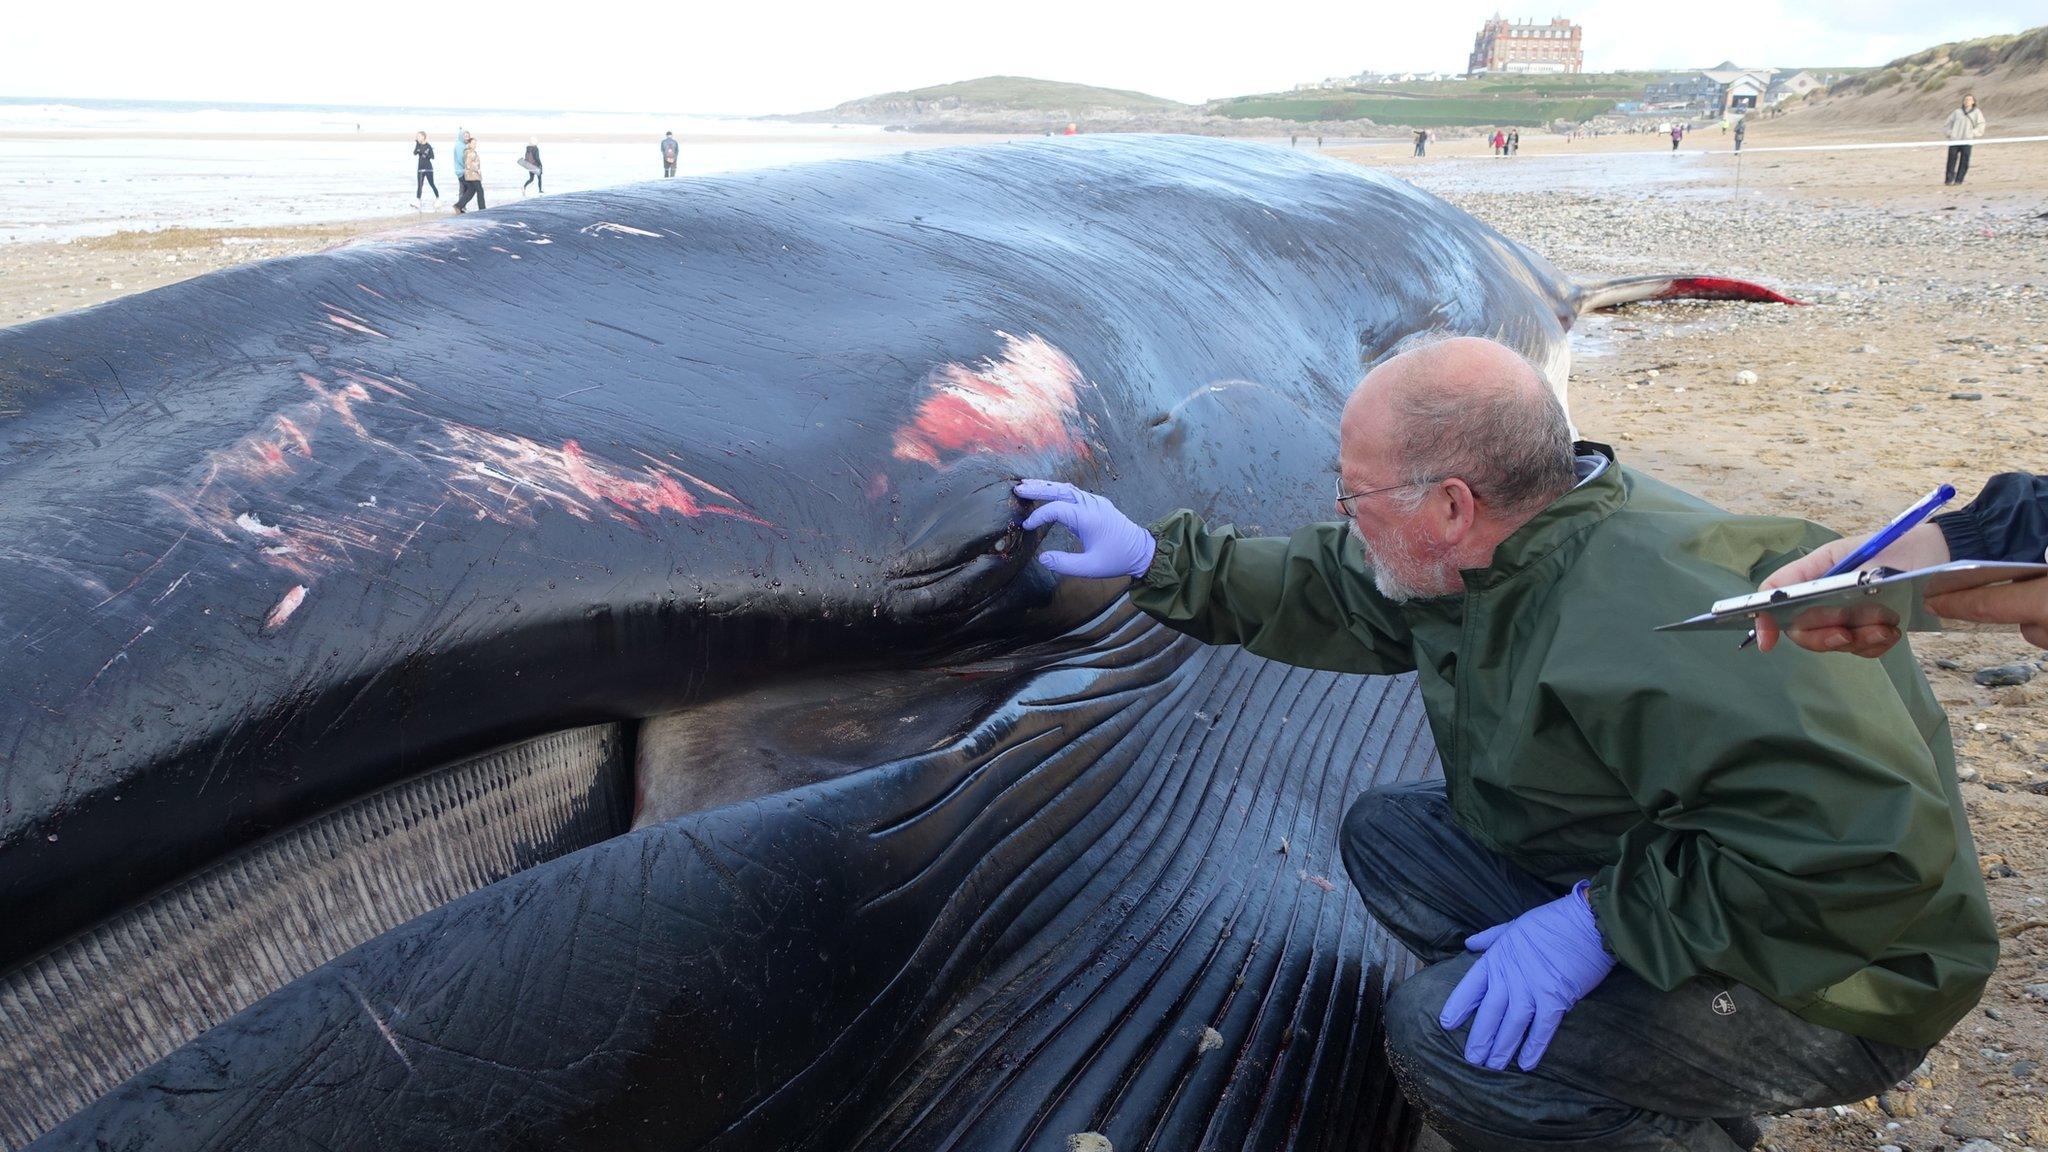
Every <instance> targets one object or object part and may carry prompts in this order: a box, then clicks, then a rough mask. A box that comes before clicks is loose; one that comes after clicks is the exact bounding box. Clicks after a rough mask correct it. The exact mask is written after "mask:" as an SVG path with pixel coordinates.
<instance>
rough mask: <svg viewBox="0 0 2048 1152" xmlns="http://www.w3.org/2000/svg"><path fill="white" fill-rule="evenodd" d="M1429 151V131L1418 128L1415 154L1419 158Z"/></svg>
mask: <svg viewBox="0 0 2048 1152" xmlns="http://www.w3.org/2000/svg"><path fill="white" fill-rule="evenodd" d="M1428 149H1429V130H1428V129H1427V128H1417V129H1416V130H1415V154H1416V155H1417V156H1421V155H1423V154H1424V153H1425V152H1427V151H1428Z"/></svg>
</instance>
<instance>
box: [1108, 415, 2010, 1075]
mask: <svg viewBox="0 0 2048 1152" xmlns="http://www.w3.org/2000/svg"><path fill="white" fill-rule="evenodd" d="M1579 451H1580V452H1582V453H1583V452H1587V451H1597V452H1599V453H1600V454H1601V455H1604V456H1606V457H1608V458H1609V459H1610V460H1612V458H1613V450H1612V449H1610V448H1607V447H1606V446H1604V445H1598V444H1581V445H1580V446H1579ZM1153 535H1154V536H1155V537H1156V538H1157V540H1158V542H1159V549H1158V553H1157V555H1156V557H1155V559H1154V562H1153V564H1152V567H1151V569H1150V570H1149V571H1147V572H1146V573H1145V576H1144V577H1143V579H1142V580H1141V581H1140V582H1139V583H1138V584H1136V585H1135V586H1134V587H1133V589H1132V592H1131V598H1132V601H1133V602H1134V603H1135V604H1136V605H1137V606H1138V607H1139V608H1141V609H1143V610H1144V611H1146V612H1147V613H1150V614H1151V615H1152V616H1154V617H1156V618H1157V619H1159V620H1160V621H1161V622H1163V623H1165V624H1167V625H1168V626H1169V627H1172V628H1175V629H1177V630H1179V631H1181V632H1185V633H1187V634H1188V635H1190V636H1193V637H1195V638H1196V639H1199V640H1202V641H1205V642H1208V643H1212V644H1242V645H1244V646H1245V647H1246V648H1248V649H1250V650H1251V651H1253V652H1256V653H1259V654H1260V655H1262V656H1267V657H1270V658H1272V659H1275V660H1281V661H1285V662H1287V663H1289V664H1298V665H1302V666H1305V667H1310V668H1324V669H1331V670H1334V671H1339V672H1362V673H1372V674H1389V673H1396V672H1406V671H1409V670H1411V669H1413V670H1414V671H1416V672H1417V674H1418V679H1419V682H1420V686H1421V691H1422V700H1423V705H1424V707H1425V709H1426V711H1427V712H1428V715H1429V723H1430V728H1431V729H1432V731H1433V732H1434V733H1435V735H1436V742H1437V748H1438V751H1439V753H1440V754H1441V757H1442V760H1443V766H1444V778H1445V783H1446V787H1447V790H1448V792H1449V795H1450V800H1451V805H1452V808H1453V809H1454V811H1455V812H1456V814H1457V819H1458V823H1459V825H1460V826H1461V827H1463V828H1464V830H1465V831H1467V832H1468V833H1470V834H1471V835H1472V836H1473V837H1475V838H1476V839H1478V840H1479V842H1480V843H1482V844H1484V845H1486V846H1487V847H1489V848H1492V849H1493V850H1494V851H1496V852H1499V853H1501V854H1502V855H1504V856H1507V857H1508V858H1509V859H1511V860H1513V861H1514V862H1515V863H1516V864H1518V865H1520V866H1521V867H1522V868H1524V869H1525V870H1527V871H1529V872H1531V873H1533V874H1535V875H1538V876H1541V877H1544V878H1545V879H1547V880H1550V881H1552V882H1554V883H1557V884H1569V883H1574V882H1576V881H1578V880H1579V879H1581V878H1584V877H1590V878H1591V880H1592V885H1591V892H1590V895H1591V897H1592V903H1593V910H1594V916H1595V919H1596V920H1597V921H1598V923H1599V925H1600V930H1601V932H1602V934H1603V935H1605V937H1606V939H1607V944H1608V947H1609V948H1610V949H1611V950H1612V951H1613V953H1614V955H1615V956H1616V957H1617V958H1618V959H1619V960H1620V961H1621V962H1622V963H1623V964H1625V965H1627V966H1628V967H1629V968H1630V969H1631V970H1633V971H1634V972H1636V973H1637V974H1639V975H1641V976H1642V977H1643V978H1644V979H1645V980H1648V981H1649V982H1650V983H1651V984H1653V985H1655V986H1656V987H1658V988H1661V989H1665V990H1667V991H1668V990H1670V989H1674V988H1677V987H1678V986H1679V985H1681V984H1683V983H1685V982H1686V981H1688V980H1692V979H1695V978H1704V979H1708V980H1715V979H1722V980H1737V981H1740V982H1742V983H1744V984H1747V985H1749V986H1750V987H1752V988H1755V989H1756V990H1757V991H1759V992H1762V993H1763V994H1764V995H1766V996H1769V997H1770V998H1771V999H1772V1000H1774V1001H1776V1002H1778V1003H1779V1004H1782V1005H1784V1006H1785V1007H1786V1008H1788V1009H1790V1010H1791V1011H1793V1012H1794V1013H1797V1014H1798V1015H1800V1016H1802V1017H1804V1018H1805V1019H1807V1020H1810V1021H1812V1022H1814V1023H1816V1024H1821V1025H1824V1026H1826V1027H1830V1028H1836V1029H1839V1030H1842V1031H1846V1032H1852V1033H1855V1034H1857V1035H1860V1036H1865V1037H1868V1038H1870V1039H1874V1040H1881V1041H1886V1042H1889V1043H1892V1044H1898V1045H1902V1046H1909V1047H1925V1046H1929V1045H1932V1044H1933V1043H1934V1042H1935V1041H1937V1040H1939V1039H1940V1038H1941V1037H1942V1035H1943V1034H1945V1033H1946V1032H1947V1031H1948V1030H1949V1028H1950V1027H1952V1026H1953V1025H1954V1024H1955V1022H1956V1021H1957V1020H1958V1019H1960V1018H1961V1017H1962V1016H1963V1015H1964V1013H1966V1012H1968V1011H1969V1009H1970V1007H1971V1006H1972V1005H1974V1004H1975V1003H1976V1002H1977V998H1978V996H1979V995H1980V993H1981V992H1982V990H1983V988H1984V983H1985V981H1986V980H1987V979H1988V978H1989V976H1990V973H1991V970H1992V968H1993V966H1994V965H1995V964H1996V962H1997V959H1998V935H1997V931H1996V929H1995V927H1994V925H1993V923H1992V920H1991V909H1990V905H1989V903H1988V902H1987V900H1986V899H1985V895H1984V882H1983V879H1982V877H1981V876H1980V875H1979V873H1978V866H1977V856H1976V850H1975V848H1974V847H1973V846H1972V845H1971V842H1970V829H1969V826H1968V824H1967V823H1966V822H1965V819H1964V811H1963V803H1962V799H1961V797H1960V796H1959V795H1958V794H1957V786H1956V774H1955V761H1954V751H1953V749H1952V747H1951V746H1950V742H1949V732H1948V721H1947V719H1946V717H1944V716H1943V715H1942V712H1941V709H1940V707H1939V706H1937V704H1936V703H1935V701H1934V698H1933V695H1932V693H1931V692H1930V691H1929V690H1928V687H1927V682H1926V680H1925V679H1924V678H1923V677H1922V676H1921V675H1920V671H1919V668H1918V667H1917V666H1916V665H1915V664H1914V662H1913V658H1912V654H1911V653H1910V651H1908V649H1907V646H1906V645H1904V644H1900V645H1897V646H1895V647H1894V648H1893V649H1892V650H1891V652H1889V653H1888V654H1886V656H1885V657H1884V658H1883V659H1882V660H1864V659H1858V658H1854V657H1849V656H1841V655H1833V656H1823V655H1817V654H1814V653H1810V652H1807V651H1805V650H1803V649H1800V648H1797V647H1796V646H1793V645H1791V644H1787V645H1785V646H1784V647H1782V648H1780V649H1778V650H1776V651H1773V652H1772V653H1770V654H1769V655H1764V654H1762V653H1759V652H1755V651H1737V650H1736V644H1735V641H1736V638H1735V637H1734V636H1733V635H1732V634H1730V633H1723V632H1709V633H1685V632H1680V633H1671V632H1655V631H1652V629H1653V628H1654V627H1655V626H1656V625H1659V624H1668V623H1671V622H1672V621H1675V620H1681V619H1684V618H1685V617H1688V616H1691V615H1694V614H1695V613H1698V612H1700V611H1703V610H1705V608H1706V606H1707V605H1709V604H1711V603H1713V602H1714V601H1716V600H1720V599H1722V598H1724V597H1728V596H1735V595H1740V594H1743V593H1746V592H1750V591H1753V590H1755V588H1756V586H1757V583H1758V582H1759V581H1760V580H1761V579H1762V578H1763V577H1764V576H1766V575H1768V574H1769V573H1771V572H1772V571H1774V570H1776V569H1777V568H1778V566H1780V565H1781V564H1783V563H1784V562H1786V561H1787V560H1790V559H1792V558H1794V557H1795V556H1798V555H1801V554H1803V553H1805V552H1807V551H1809V550H1811V549H1813V548H1814V547H1817V546H1818V545H1820V544H1821V543H1823V542H1824V541H1826V540H1828V539H1829V538H1830V534H1829V533H1827V532H1826V531H1825V530H1823V529H1820V528H1817V527H1815V526H1814V525H1811V524H1808V523H1806V522H1805V521H1801V520H1794V519H1785V518H1775V517H1750V516H1735V515H1732V514H1730V513H1727V512H1723V511H1721V510H1720V509H1718V508H1715V507H1713V506H1712V505H1710V504H1708V503H1706V502H1705V501H1703V500H1700V499H1698V498H1697V497H1694V496H1691V495H1689V494H1687V493H1684V492H1681V491H1679V490H1677V489H1675V488H1672V487H1670V486H1668V485H1665V484H1663V483H1660V482H1658V481H1656V480H1654V479H1651V478H1650V477H1648V476H1645V475H1643V474H1641V473H1639V472H1634V471H1631V470H1629V469H1627V468H1623V467H1621V466H1620V465H1618V464H1610V465H1609V466H1608V467H1607V468H1606V469H1605V470H1604V471H1603V472H1602V473H1601V474H1600V475H1599V476H1597V477H1595V478H1593V479H1591V480H1589V481H1587V482H1586V483H1584V484H1582V485H1580V486H1579V487H1577V488H1575V489H1573V490H1572V491H1570V492H1568V493H1566V494H1565V495H1563V496H1561V497H1559V498H1558V499H1557V500H1556V501H1555V502H1554V503H1552V504H1551V505H1550V506H1549V507H1547V508H1545V509H1544V510H1543V511H1542V512H1540V513H1538V514H1537V515H1536V517H1535V518H1534V519H1532V520H1530V521H1529V522H1528V523H1527V524H1524V525H1523V526H1522V527H1521V528H1519V529H1518V530H1516V532H1515V533H1514V534H1513V535H1512V536H1510V537H1508V539H1507V540H1506V541H1504V542H1503V543H1502V544H1501V545H1500V547H1499V548H1498V549H1497V550H1496V551H1495V552H1494V556H1493V563H1492V564H1491V565H1490V566H1489V567H1486V568H1482V569H1473V570H1467V571H1465V572H1464V573H1463V577H1464V582H1465V591H1464V593H1463V594H1462V595H1456V596H1445V597H1440V598H1436V599H1429V600H1415V601H1410V602H1408V603H1406V604H1401V605H1396V604H1394V603H1392V602H1391V601H1389V600H1387V599H1386V598H1384V597H1382V596H1381V595H1379V593H1378V592H1377V591H1376V590H1375V589H1374V587H1373V583H1372V577H1371V574H1370V573H1369V572H1368V570H1367V569H1366V566H1365V564H1364V560H1363V554H1362V552H1361V550H1360V548H1359V545H1358V542H1357V540H1355V539H1353V538H1352V536H1351V534H1350V532H1349V531H1348V526H1347V525H1344V524H1312V525H1310V526H1308V527H1306V528H1303V529H1301V530H1300V531H1298V532H1296V533H1295V534H1294V535H1293V536H1291V537H1288V538H1285V539H1281V538H1264V539H1255V538H1242V537H1239V536H1238V535H1237V534H1236V533H1235V531H1234V530H1233V529H1231V528H1229V527H1227V526H1226V527H1223V528H1219V529H1216V530H1213V531H1211V530H1208V529H1205V528H1203V527H1202V525H1201V524H1200V523H1199V522H1198V521H1197V519H1196V518H1195V516H1194V514H1193V513H1191V512H1187V511H1181V512H1176V513H1174V514H1172V515H1170V516H1168V517H1167V518H1166V519H1164V520H1162V521H1160V522H1159V523H1158V524H1156V525H1154V527H1153Z"/></svg>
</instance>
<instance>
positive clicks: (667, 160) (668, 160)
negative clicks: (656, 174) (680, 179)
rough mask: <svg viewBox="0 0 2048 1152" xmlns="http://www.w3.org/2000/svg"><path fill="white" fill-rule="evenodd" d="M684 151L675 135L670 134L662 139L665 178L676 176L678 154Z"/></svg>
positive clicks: (662, 163)
mask: <svg viewBox="0 0 2048 1152" xmlns="http://www.w3.org/2000/svg"><path fill="white" fill-rule="evenodd" d="M682 150H683V146H682V145H681V144H678V143H676V134H675V133H673V132H670V133H668V134H667V135H665V136H663V137H662V138H661V174H662V175H663V176H673V175H675V174H676V154H677V153H679V152H681V151H682Z"/></svg>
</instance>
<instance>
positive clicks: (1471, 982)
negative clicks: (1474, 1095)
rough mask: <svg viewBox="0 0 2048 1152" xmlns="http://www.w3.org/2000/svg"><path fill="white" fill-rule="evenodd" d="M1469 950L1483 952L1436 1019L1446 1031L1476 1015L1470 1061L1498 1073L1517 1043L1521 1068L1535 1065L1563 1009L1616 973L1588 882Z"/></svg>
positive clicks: (1482, 936)
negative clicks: (1589, 898) (1590, 899)
mask: <svg viewBox="0 0 2048 1152" xmlns="http://www.w3.org/2000/svg"><path fill="white" fill-rule="evenodd" d="M1465 947H1467V948H1469V949H1471V950H1472V951H1474V952H1483V953H1485V955H1483V956H1481V957H1480V958H1479V961H1478V963H1475V964H1473V965H1472V970H1471V971H1470V972H1467V973H1465V978H1464V979H1463V980H1460V981H1458V986H1457V987H1456V988H1453V989H1451V997H1450V999H1448V1000H1446V1001H1444V1010H1443V1012H1442V1013H1441V1014H1440V1015H1439V1016H1438V1017H1437V1023H1439V1024H1441V1025H1443V1026H1444V1028H1445V1029H1446V1030H1448V1029H1451V1028H1456V1027H1458V1026H1460V1025H1462V1024H1464V1023H1465V1021H1466V1020H1468V1019H1469V1020H1471V1021H1472V1032H1471V1034H1470V1035H1469V1036H1467V1037H1466V1038H1465V1060H1466V1061H1467V1062H1468V1063H1472V1064H1483V1065H1485V1066H1486V1067H1488V1068H1491V1069H1493V1070H1495V1071H1496V1072H1497V1071H1499V1070H1501V1069H1503V1068H1506V1067H1507V1066H1508V1060H1509V1059H1510V1058H1511V1057H1513V1056H1514V1055H1515V1050H1516V1049H1517V1048H1519V1049H1521V1052H1522V1058H1521V1059H1520V1060H1519V1061H1517V1062H1516V1063H1517V1064H1518V1065H1519V1066H1520V1067H1521V1069H1522V1071H1524V1072H1527V1071H1528V1070H1530V1069H1531V1068H1534V1067H1536V1064H1537V1062H1538V1061H1540V1060H1542V1059H1543V1051H1544V1049H1546V1048H1548V1047H1550V1038H1551V1037H1552V1036H1555V1035H1557V1026H1558V1025H1559V1024H1561V1023H1563V1022H1564V1014H1565V1012H1566V1011H1568V1010H1569V1009H1570V1008H1571V1006H1572V1005H1574V1004H1577V1003H1578V1002H1579V1001H1580V1000H1582V999H1584V998H1585V995H1586V993H1588V992H1591V991H1592V990H1593V989H1595V988H1597V987H1599V986H1600V981H1602V980H1605V979H1606V978H1607V974H1608V973H1609V972H1612V971H1613V970H1614V957H1612V956H1609V955H1608V954H1607V949H1606V948H1604V947H1602V945H1601V941H1600V929H1599V927H1598V926H1596V925H1595V924H1594V923H1593V909H1592V907H1591V906H1590V905H1588V904H1587V903H1586V882H1585V881H1584V880H1581V881H1579V883H1578V886H1577V887H1575V888H1573V889H1572V890H1571V891H1570V892H1569V893H1567V894H1566V895H1564V896H1560V897H1558V898H1557V899H1555V900H1552V901H1551V902H1550V903H1548V904H1542V905H1538V906H1537V907H1535V908H1531V909H1529V910H1528V911H1527V912H1524V913H1522V914H1521V915H1520V916H1517V917H1515V918H1514V919H1513V920H1510V921H1508V922H1507V923H1505V924H1496V925H1494V926H1493V927H1491V928H1488V929H1487V930H1486V931H1484V932H1481V933H1479V934H1477V935H1475V936H1471V937H1468V938H1467V939H1466V940H1465ZM1525 1037H1526V1039H1525Z"/></svg>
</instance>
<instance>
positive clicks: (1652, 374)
mask: <svg viewBox="0 0 2048 1152" xmlns="http://www.w3.org/2000/svg"><path fill="white" fill-rule="evenodd" d="M1643 375H1645V376H1648V377H1649V378H1650V379H1652V380H1655V379H1656V378H1657V370H1656V369H1655V368H1652V369H1650V370H1649V371H1648V372H1645V373H1643Z"/></svg>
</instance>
